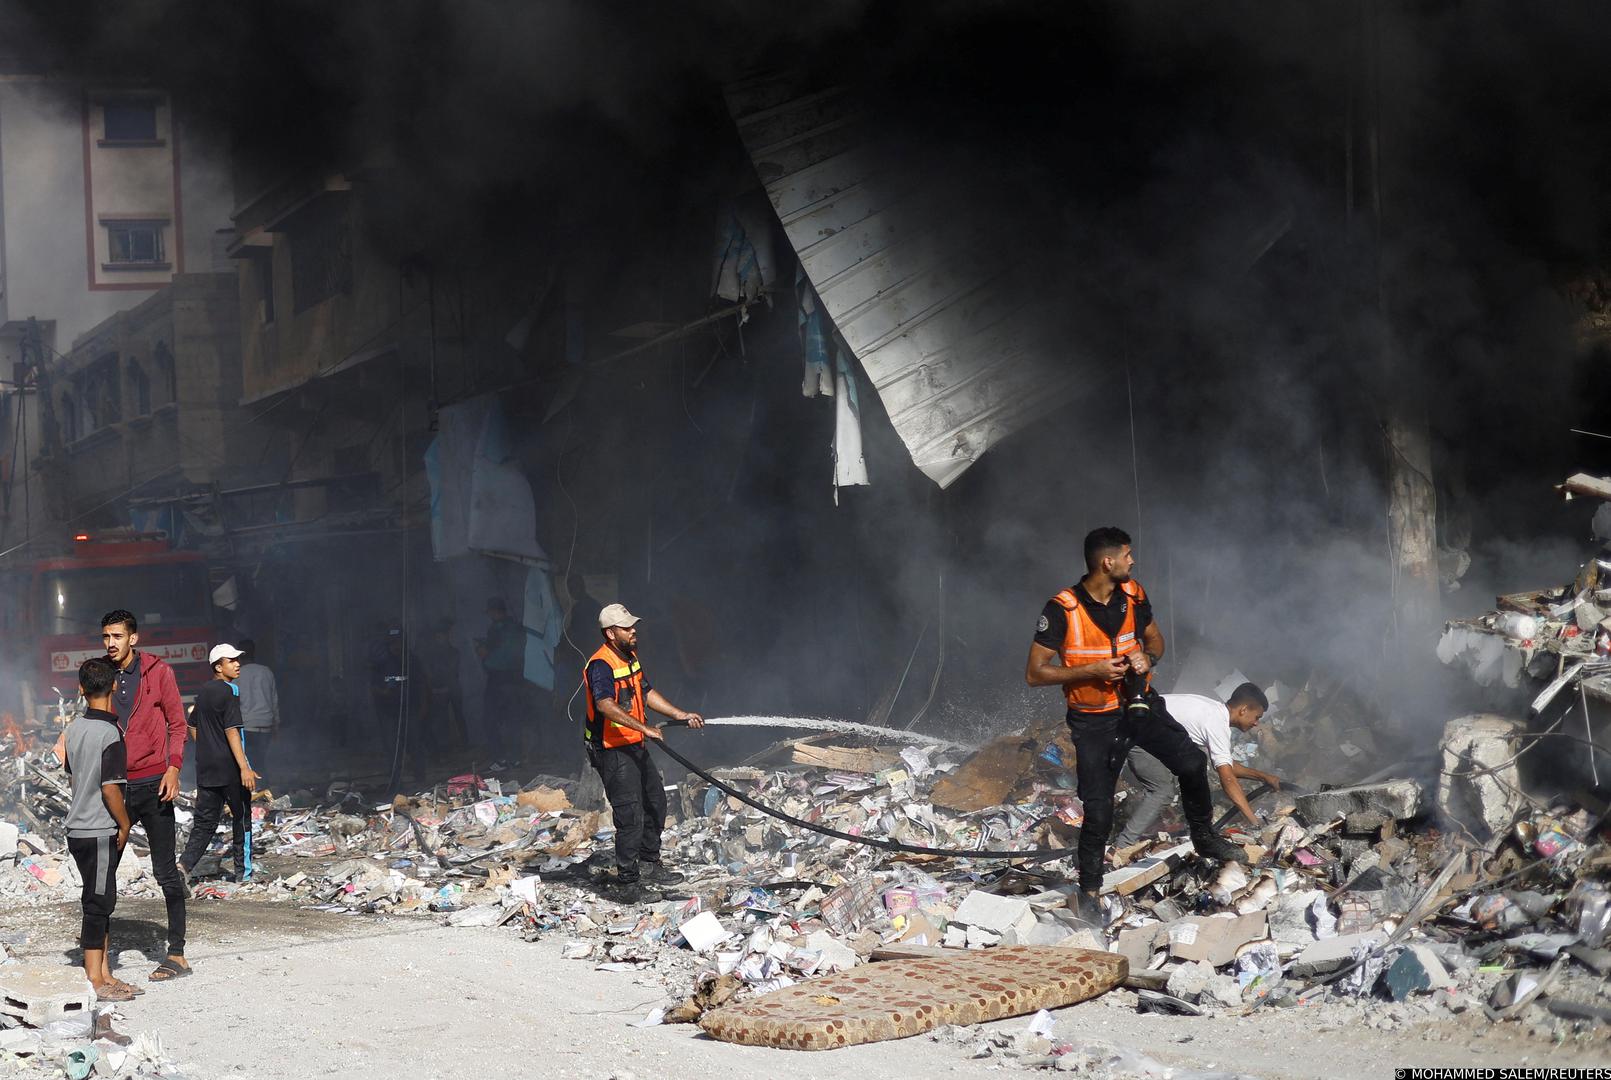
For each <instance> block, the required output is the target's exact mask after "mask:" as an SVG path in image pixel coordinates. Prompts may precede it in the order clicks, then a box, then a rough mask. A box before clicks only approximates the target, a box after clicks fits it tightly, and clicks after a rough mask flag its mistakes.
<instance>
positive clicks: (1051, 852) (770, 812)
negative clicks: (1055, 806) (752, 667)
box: [648, 739, 1079, 861]
mask: <svg viewBox="0 0 1611 1080" xmlns="http://www.w3.org/2000/svg"><path fill="white" fill-rule="evenodd" d="M648 741H649V742H652V743H653V744H654V745H655V746H656V747H658V748H659V749H660V750H662V751H664V752H665V754H666V756H667V757H669V758H671V759H672V760H673V761H675V762H677V764H679V765H681V766H682V767H683V768H685V769H687V770H688V771H689V772H691V773H693V774H694V775H695V776H697V777H699V778H700V779H702V780H704V781H706V782H707V783H709V784H710V785H711V786H712V787H715V788H717V789H718V790H720V791H724V792H726V793H727V794H729V795H731V796H732V797H733V798H735V799H737V800H738V801H739V802H742V803H744V804H745V805H747V806H750V807H753V808H754V809H756V810H759V811H760V812H761V813H763V814H766V815H767V816H769V817H774V818H777V819H778V820H779V821H786V822H788V823H789V824H790V825H795V826H798V827H799V828H802V829H808V830H810V831H811V832H815V833H821V834H822V835H823V836H831V837H833V838H834V839H836V840H848V841H850V842H851V843H852V844H861V845H863V846H864V847H874V848H882V849H883V850H885V851H898V852H902V853H904V854H907V855H941V856H947V857H950V858H956V859H1030V860H1036V861H1039V860H1044V859H1060V858H1063V857H1064V856H1066V855H1073V854H1075V853H1076V852H1077V851H1078V850H1079V849H1078V848H1030V849H1029V850H1026V851H997V850H991V849H981V850H978V851H974V850H970V849H966V848H934V847H923V846H920V845H918V844H903V843H901V842H900V841H899V840H881V839H878V838H877V837H872V836H857V835H856V834H855V833H848V832H842V831H841V830H839V829H831V828H829V827H828V826H826V825H819V824H817V823H816V822H814V821H806V820H805V819H804V818H797V817H795V816H794V815H793V814H787V813H784V812H783V811H782V810H779V809H777V808H776V807H774V806H768V805H766V804H765V803H763V802H761V801H760V800H759V799H755V798H752V797H751V796H749V795H746V794H745V793H744V792H742V791H740V790H738V789H737V788H735V787H733V786H732V785H731V784H728V783H725V782H723V781H721V780H718V779H717V778H716V777H714V776H712V775H711V774H710V773H708V772H706V771H705V770H704V769H702V768H700V767H699V766H698V765H695V764H694V763H693V762H692V761H689V760H688V759H687V758H685V757H683V756H682V755H681V754H679V753H678V752H677V751H675V750H673V749H672V748H671V747H670V746H668V745H666V742H665V740H663V739H650V740H648Z"/></svg>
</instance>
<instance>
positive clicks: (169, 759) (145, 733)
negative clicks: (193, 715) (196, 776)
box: [123, 652, 189, 783]
mask: <svg viewBox="0 0 1611 1080" xmlns="http://www.w3.org/2000/svg"><path fill="white" fill-rule="evenodd" d="M136 655H137V657H138V659H139V661H140V688H139V689H138V690H137V691H136V692H135V696H134V709H133V711H132V712H130V713H129V722H128V723H127V724H125V725H124V726H123V742H124V745H125V746H126V747H127V749H128V755H129V772H128V777H129V781H130V782H131V783H132V782H134V781H136V780H147V779H150V778H151V777H153V776H160V775H162V773H164V772H166V771H167V770H168V767H169V766H172V767H173V768H175V769H178V768H182V767H183V766H184V763H185V737H186V736H187V735H188V734H189V731H188V729H187V728H186V727H185V708H184V705H183V704H182V703H181V702H180V701H179V684H178V683H177V682H175V681H174V677H173V668H171V667H169V666H168V665H167V663H166V661H163V660H159V659H157V658H156V657H155V656H152V655H151V654H150V653H143V652H142V653H136Z"/></svg>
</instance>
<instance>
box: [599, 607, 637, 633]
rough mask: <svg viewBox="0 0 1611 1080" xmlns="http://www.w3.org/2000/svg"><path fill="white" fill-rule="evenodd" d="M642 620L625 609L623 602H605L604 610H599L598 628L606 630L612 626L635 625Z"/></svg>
mask: <svg viewBox="0 0 1611 1080" xmlns="http://www.w3.org/2000/svg"><path fill="white" fill-rule="evenodd" d="M640 621H642V620H640V619H639V618H638V617H637V616H636V615H634V614H632V612H630V611H628V610H627V609H626V605H625V604H606V605H604V610H603V611H600V612H599V629H600V630H608V629H609V628H610V627H612V626H619V627H628V626H636V625H638V623H639V622H640Z"/></svg>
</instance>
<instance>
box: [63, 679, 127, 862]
mask: <svg viewBox="0 0 1611 1080" xmlns="http://www.w3.org/2000/svg"><path fill="white" fill-rule="evenodd" d="M67 771H68V773H69V774H70V775H71V776H72V778H73V801H72V803H71V804H70V805H69V807H68V810H67V835H68V836H79V837H90V836H116V835H117V819H116V818H114V817H113V816H112V811H110V810H108V809H107V808H106V799H105V798H104V797H103V796H102V795H101V785H102V784H123V783H127V782H128V753H127V751H125V750H124V747H123V732H121V731H120V730H118V726H117V713H111V712H103V711H101V710H100V709H86V710H85V711H84V715H83V716H80V717H79V718H78V719H77V720H74V721H73V722H72V723H71V724H69V725H67Z"/></svg>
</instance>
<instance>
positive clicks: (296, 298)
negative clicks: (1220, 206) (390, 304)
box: [286, 196, 352, 314]
mask: <svg viewBox="0 0 1611 1080" xmlns="http://www.w3.org/2000/svg"><path fill="white" fill-rule="evenodd" d="M286 231H287V233H288V234H289V238H290V243H291V307H292V311H293V314H300V313H302V312H304V311H306V310H308V309H309V308H310V307H313V306H314V305H315V304H320V303H323V302H324V301H326V300H328V299H330V298H331V297H333V296H336V295H338V294H340V293H344V292H346V291H348V290H349V289H350V288H352V226H351V224H350V223H349V221H348V218H347V200H346V198H345V197H344V196H332V197H326V198H322V199H318V200H316V201H315V202H314V203H312V204H311V205H310V206H308V207H307V208H306V209H305V210H303V211H301V212H300V213H299V214H297V216H296V217H295V219H293V221H292V222H290V223H288V225H287V227H286Z"/></svg>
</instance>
